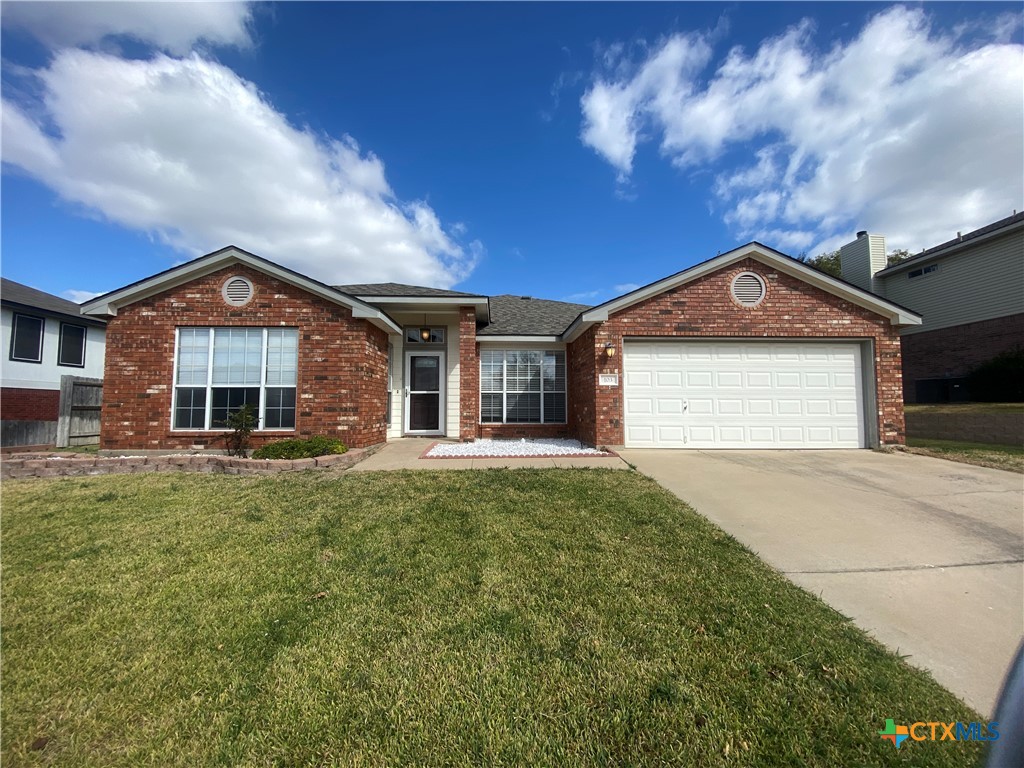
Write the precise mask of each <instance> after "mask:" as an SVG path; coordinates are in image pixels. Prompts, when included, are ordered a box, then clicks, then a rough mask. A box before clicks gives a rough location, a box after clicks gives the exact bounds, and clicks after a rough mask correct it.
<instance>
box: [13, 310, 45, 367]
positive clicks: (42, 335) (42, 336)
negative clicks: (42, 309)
mask: <svg viewBox="0 0 1024 768" xmlns="http://www.w3.org/2000/svg"><path fill="white" fill-rule="evenodd" d="M19 317H25V318H29V319H31V320H38V321H39V357H38V358H36V359H35V360H33V359H31V358H28V357H15V356H14V346H15V342H16V341H17V339H18V318H19ZM45 343H46V318H45V317H42V316H41V315H32V314H29V313H28V312H15V313H13V315H12V317H11V348H10V349H9V350H8V352H7V359H8V360H10V361H11V362H13V363H34V364H42V362H43V346H44V344H45Z"/></svg>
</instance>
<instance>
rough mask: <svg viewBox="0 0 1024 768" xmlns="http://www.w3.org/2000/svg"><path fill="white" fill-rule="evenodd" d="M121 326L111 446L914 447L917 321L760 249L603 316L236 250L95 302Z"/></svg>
mask: <svg viewBox="0 0 1024 768" xmlns="http://www.w3.org/2000/svg"><path fill="white" fill-rule="evenodd" d="M83 311H84V312H85V313H86V314H88V315H90V316H93V317H97V318H109V322H108V326H107V331H108V333H107V373H106V379H105V384H104V401H103V423H102V438H101V447H102V448H106V449H116V450H124V449H133V450H139V449H168V448H171V449H191V448H206V447H210V448H217V447H222V446H223V433H224V427H223V421H224V419H225V417H226V416H227V414H228V413H229V412H231V411H232V410H233V409H236V408H238V407H240V406H241V405H242V404H243V403H248V404H251V405H252V406H253V407H254V409H255V410H256V412H257V413H258V415H259V428H258V430H257V432H255V433H254V437H253V442H254V444H257V445H258V444H261V443H264V442H266V441H268V440H273V439H278V438H282V437H291V436H309V435H314V434H326V435H330V436H332V437H337V438H340V439H342V440H343V441H344V442H345V443H347V444H348V445H350V446H356V447H358V446H367V445H372V444H376V443H380V442H382V441H384V440H386V439H388V438H397V437H400V436H403V435H423V436H438V437H441V436H443V437H448V438H455V439H463V440H471V439H474V438H478V437H482V436H489V437H506V438H519V437H540V436H543V437H551V436H565V437H575V438H578V439H580V440H582V441H583V442H585V443H589V444H593V445H608V446H619V445H628V446H637V447H641V446H649V447H664V448H848V447H849V448H855V447H867V446H874V445H877V444H879V443H901V442H903V440H904V422H903V399H902V390H901V383H900V346H899V331H900V330H901V329H902V328H904V327H906V326H909V325H914V324H917V323H919V322H920V318H919V317H918V316H916V315H915V314H914V313H912V312H909V311H908V310H906V309H904V308H902V307H900V306H898V305H896V304H894V303H892V302H890V301H887V300H885V299H882V298H880V297H878V296H875V295H873V294H871V293H869V292H867V291H865V290H862V289H860V288H857V287H855V286H852V285H849V284H847V283H845V282H843V281H841V280H836V279H835V278H832V277H830V276H828V275H825V274H823V273H821V272H819V271H817V270H815V269H812V268H810V267H808V266H806V265H804V264H802V263H801V262H799V261H797V260H795V259H792V258H790V257H788V256H784V255H783V254H780V253H778V252H777V251H774V250H772V249H770V248H766V247H765V246H763V245H759V244H757V243H751V244H749V245H746V246H743V247H742V248H738V249H736V250H734V251H730V252H729V253H725V254H722V255H720V256H717V257H716V258H713V259H710V260H709V261H706V262H704V263H702V264H698V265H697V266H694V267H691V268H690V269H687V270H684V271H682V272H679V273H677V274H675V275H672V276H670V277H666V278H665V279H663V280H660V281H658V282H656V283H652V284H651V285H648V286H645V287H643V288H639V289H637V290H635V291H632V292H630V293H628V294H626V295H624V296H620V297H619V298H617V299H614V300H612V301H609V302H606V303H605V304H601V305H600V306H596V307H589V308H588V307H583V306H581V305H576V304H566V303H562V302H554V301H546V300H541V299H534V298H529V297H520V296H507V295H506V296H494V297H487V296H480V295H476V294H470V293H462V292H458V291H443V290H437V289H431V288H420V287H415V286H405V285H397V284H394V283H385V284H372V285H347V286H340V287H332V286H329V285H325V284H323V283H320V282H317V281H316V280H313V279H311V278H309V277H306V276H304V275H301V274H299V273H297V272H293V271H291V270H289V269H285V268H284V267H281V266H279V265H277V264H274V263H272V262H270V261H267V260H265V259H262V258H260V257H258V256H254V255H252V254H250V253H247V252H245V251H243V250H240V249H238V248H235V247H233V246H232V247H227V248H224V249H222V250H219V251H216V252H214V253H211V254H208V255H206V256H203V257H201V258H199V259H196V260H194V261H190V262H188V263H187V264H183V265H181V266H178V267H175V268H173V269H170V270H167V271H166V272H163V273H161V274H158V275H155V276H153V277H150V278H147V279H145V280H142V281H139V282H137V283H134V284H132V285H129V286H127V287H125V288H122V289H120V290H117V291H113V292H111V293H108V294H106V295H105V296H101V297H99V298H97V299H95V300H93V301H91V302H89V303H87V304H85V305H84V307H83Z"/></svg>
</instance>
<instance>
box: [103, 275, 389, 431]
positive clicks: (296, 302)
mask: <svg viewBox="0 0 1024 768" xmlns="http://www.w3.org/2000/svg"><path fill="white" fill-rule="evenodd" d="M232 275H243V276H245V277H247V278H249V280H251V281H252V284H253V286H254V288H255V295H254V297H253V299H252V301H250V302H249V303H248V304H247V305H246V306H244V307H231V306H228V305H227V304H226V303H225V302H224V300H223V298H222V297H221V285H222V284H223V282H224V281H225V280H226V279H227V278H229V277H231V276H232ZM178 326H236V327H242V326H258V327H259V326H271V327H272V326H288V327H297V328H298V329H299V369H298V387H297V391H296V395H297V397H296V428H295V430H294V431H293V432H279V431H275V432H268V433H262V434H261V433H259V432H257V433H254V435H253V440H252V444H253V446H254V447H256V446H259V445H260V444H262V443H264V442H267V441H270V440H279V439H282V438H286V437H308V436H311V435H315V434H323V435H328V436H329V437H335V438H338V439H340V440H342V441H343V442H344V443H345V444H346V445H348V446H351V447H363V446H367V445H373V444H376V443H380V442H383V441H384V439H385V435H386V424H385V410H386V405H387V335H386V334H385V333H384V331H382V330H380V329H379V328H377V327H375V326H373V325H371V324H370V323H369V322H368V321H366V320H357V319H353V318H352V313H351V310H349V309H347V308H346V307H342V306H339V305H337V304H334V303H332V302H329V301H326V300H323V299H320V298H318V297H316V296H313V295H312V294H309V293H307V292H305V291H303V290H301V289H299V288H296V287H294V286H292V285H289V284H288V283H284V282H281V281H279V280H276V279H274V278H272V277H269V276H268V275H265V274H263V273H262V272H259V271H257V270H254V269H251V268H249V267H246V266H243V265H234V266H231V267H228V268H226V269H222V270H219V271H217V272H215V273H213V274H211V275H207V276H206V277H201V278H197V279H195V280H193V281H191V282H189V283H186V284H184V285H181V286H178V287H177V288H174V289H172V290H170V291H166V292H164V293H161V294H158V295H157V296H153V297H151V298H148V299H144V300H142V301H139V302H136V303H135V304H132V305H130V306H127V307H124V308H122V309H120V310H119V311H118V314H117V316H116V317H114V318H112V319H111V321H110V323H109V324H108V325H107V352H106V355H107V356H106V372H105V374H104V386H103V415H102V426H101V437H100V447H101V448H106V449H114V450H126V449H132V448H136V449H175V448H189V447H191V446H192V445H199V444H202V445H208V446H210V447H211V448H223V447H224V440H223V438H222V435H223V431H222V430H221V431H212V432H203V431H194V432H193V431H189V432H181V431H171V428H170V425H171V397H172V392H171V389H172V381H173V379H172V375H173V366H174V330H175V328H176V327H178Z"/></svg>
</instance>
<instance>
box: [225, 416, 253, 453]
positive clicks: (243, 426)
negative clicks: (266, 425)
mask: <svg viewBox="0 0 1024 768" xmlns="http://www.w3.org/2000/svg"><path fill="white" fill-rule="evenodd" d="M221 424H222V425H223V426H225V427H227V428H228V429H230V430H231V431H230V432H228V433H227V434H226V435H224V440H225V442H226V443H227V446H228V456H245V454H246V452H247V451H248V450H249V436H250V435H252V431H253V430H254V429H256V414H255V412H254V411H253V409H252V406H251V405H249V404H246V405H243V406H242V407H241V408H239V409H238V410H237V411H232V412H231V413H229V414H228V417H227V418H226V419H225V420H224V421H223V422H221Z"/></svg>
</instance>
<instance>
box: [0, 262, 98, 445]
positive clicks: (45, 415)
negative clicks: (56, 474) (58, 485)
mask: <svg viewBox="0 0 1024 768" xmlns="http://www.w3.org/2000/svg"><path fill="white" fill-rule="evenodd" d="M105 325H106V323H104V321H103V320H100V319H97V318H94V317H85V316H83V315H82V314H81V311H80V308H79V306H78V305H77V304H75V303H74V302H72V301H67V300H66V299H62V298H59V297H58V296H53V295H51V294H49V293H44V292H43V291H37V290H36V289H35V288H29V287H28V286H27V285H22V284H21V283H16V282H14V281H13V280H8V279H7V278H0V327H2V335H3V338H2V343H3V350H4V355H5V358H4V360H3V368H2V375H0V387H2V389H0V420H2V431H0V434H2V441H0V442H2V444H3V446H5V447H8V446H15V445H26V444H33V445H35V444H38V445H47V444H52V443H53V442H54V440H55V439H56V437H57V416H58V412H59V409H60V385H61V377H62V376H66V375H72V376H85V377H89V378H96V379H101V378H103V346H104V336H105V333H106V328H105Z"/></svg>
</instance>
